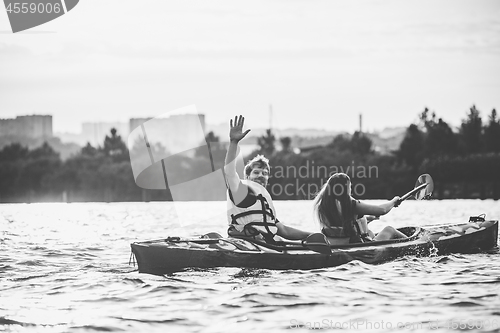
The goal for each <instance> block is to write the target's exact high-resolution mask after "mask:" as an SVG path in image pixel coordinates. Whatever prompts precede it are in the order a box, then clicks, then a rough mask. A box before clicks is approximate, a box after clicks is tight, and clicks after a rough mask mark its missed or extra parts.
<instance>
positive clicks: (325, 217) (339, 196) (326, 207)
mask: <svg viewBox="0 0 500 333" xmlns="http://www.w3.org/2000/svg"><path fill="white" fill-rule="evenodd" d="M350 182H351V180H350V178H349V176H348V175H346V174H345V173H336V174H334V175H332V176H331V177H330V178H329V179H328V181H327V182H326V184H325V185H323V187H322V188H321V190H320V191H319V193H318V195H317V196H316V199H315V202H314V210H315V212H316V215H317V217H318V220H319V223H320V225H321V227H322V228H324V227H327V228H328V227H343V228H344V235H345V236H350V235H351V230H353V229H352V228H353V226H352V221H353V219H354V211H353V207H352V202H351V196H350V195H349V186H350Z"/></svg>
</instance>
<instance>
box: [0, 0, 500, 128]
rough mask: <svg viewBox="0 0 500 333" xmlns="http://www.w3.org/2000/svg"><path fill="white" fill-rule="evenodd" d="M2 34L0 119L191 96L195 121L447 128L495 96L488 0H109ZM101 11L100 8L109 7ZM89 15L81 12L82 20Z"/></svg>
mask: <svg viewBox="0 0 500 333" xmlns="http://www.w3.org/2000/svg"><path fill="white" fill-rule="evenodd" d="M96 6H97V5H96V4H93V3H82V4H80V5H79V6H78V7H77V8H75V10H73V11H71V13H69V14H68V15H65V16H64V17H62V18H60V19H58V20H54V21H51V22H48V23H47V24H44V25H43V26H40V27H36V28H33V29H31V30H30V31H26V32H21V33H18V34H8V33H6V31H8V30H9V23H8V19H7V15H6V13H5V12H0V32H2V33H0V73H2V75H0V87H1V88H2V89H1V90H0V118H8V117H15V116H17V115H29V114H51V115H53V116H54V124H53V125H54V132H58V133H63V132H69V133H77V132H78V131H79V129H80V124H81V123H84V122H125V121H126V120H127V119H129V118H133V117H154V116H156V115H158V114H162V113H165V112H168V111H171V110H175V109H178V108H180V107H184V106H187V105H193V104H194V105H196V106H197V108H198V110H199V111H200V113H203V114H205V115H206V117H207V123H210V124H221V123H227V122H228V120H229V119H230V118H231V117H234V115H237V114H242V115H244V116H246V119H247V122H246V124H247V126H248V127H249V128H266V127H268V126H269V123H270V117H269V109H270V105H272V109H273V120H272V125H273V128H279V129H285V128H297V129H305V128H308V129H313V128H317V129H324V130H329V131H347V132H353V131H354V130H356V129H357V128H358V116H359V114H363V117H364V128H366V130H367V131H374V130H381V129H383V128H385V127H404V126H408V125H409V124H411V123H413V122H415V121H416V120H417V117H418V114H419V113H421V112H422V111H423V110H424V108H426V107H427V108H429V109H430V110H431V111H435V112H436V113H437V115H438V117H441V118H443V119H444V120H446V121H447V122H449V123H450V125H452V126H454V127H456V126H458V125H459V124H460V122H461V120H462V119H464V118H465V117H466V113H467V112H468V110H469V108H470V107H471V106H472V105H475V106H476V107H477V108H478V109H479V110H480V111H481V112H482V115H483V118H486V116H487V115H488V114H489V113H490V112H491V110H492V109H493V108H497V109H498V108H499V107H500V94H498V91H500V61H499V60H500V3H499V2H497V1H489V0H485V1H482V2H481V3H480V4H478V3H477V2H476V1H470V0H457V1H407V2H404V3H401V2H394V1H385V2H373V1H365V0H363V1H359V2H355V3H353V2H349V1H336V2H330V1H318V2H315V3H310V2H306V1H294V2H290V1H279V0H277V1H271V2H269V1H256V2H252V6H251V7H250V6H246V5H245V4H243V3H239V2H227V1H211V2H210V3H206V2H203V1H193V2H190V3H185V2H179V1H162V2H154V1H151V0H145V1H144V3H143V4H142V6H143V8H154V9H155V10H145V9H137V8H136V2H133V1H127V0H124V1H117V0H110V1H106V2H103V3H100V4H99V8H97V7H96ZM110 12H113V16H112V17H111V18H110V17H109V13H110ZM89 22H92V24H89Z"/></svg>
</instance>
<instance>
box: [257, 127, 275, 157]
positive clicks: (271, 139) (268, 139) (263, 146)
mask: <svg viewBox="0 0 500 333" xmlns="http://www.w3.org/2000/svg"><path fill="white" fill-rule="evenodd" d="M275 142H276V137H275V136H274V134H273V133H272V131H271V129H267V130H266V134H265V135H263V136H261V137H259V138H258V139H257V144H258V145H259V146H260V151H261V152H262V153H263V154H264V155H267V156H270V155H272V154H273V153H274V152H275V150H276V147H275Z"/></svg>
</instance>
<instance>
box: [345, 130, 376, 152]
mask: <svg viewBox="0 0 500 333" xmlns="http://www.w3.org/2000/svg"><path fill="white" fill-rule="evenodd" d="M350 149H351V151H352V152H353V153H354V154H359V155H368V154H370V153H371V151H372V140H370V138H369V137H367V136H366V135H364V134H363V133H362V132H359V131H356V132H354V135H353V136H352V137H351V142H350Z"/></svg>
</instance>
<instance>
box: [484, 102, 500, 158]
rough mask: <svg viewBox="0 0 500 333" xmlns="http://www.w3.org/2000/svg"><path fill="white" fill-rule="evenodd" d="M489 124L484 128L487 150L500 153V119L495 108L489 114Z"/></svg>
mask: <svg viewBox="0 0 500 333" xmlns="http://www.w3.org/2000/svg"><path fill="white" fill-rule="evenodd" d="M489 118H490V119H489V123H488V126H486V128H485V129H484V141H485V142H484V143H485V148H486V151H488V152H495V153H500V120H499V119H497V111H496V110H495V109H493V110H492V111H491V115H490V116H489Z"/></svg>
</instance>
